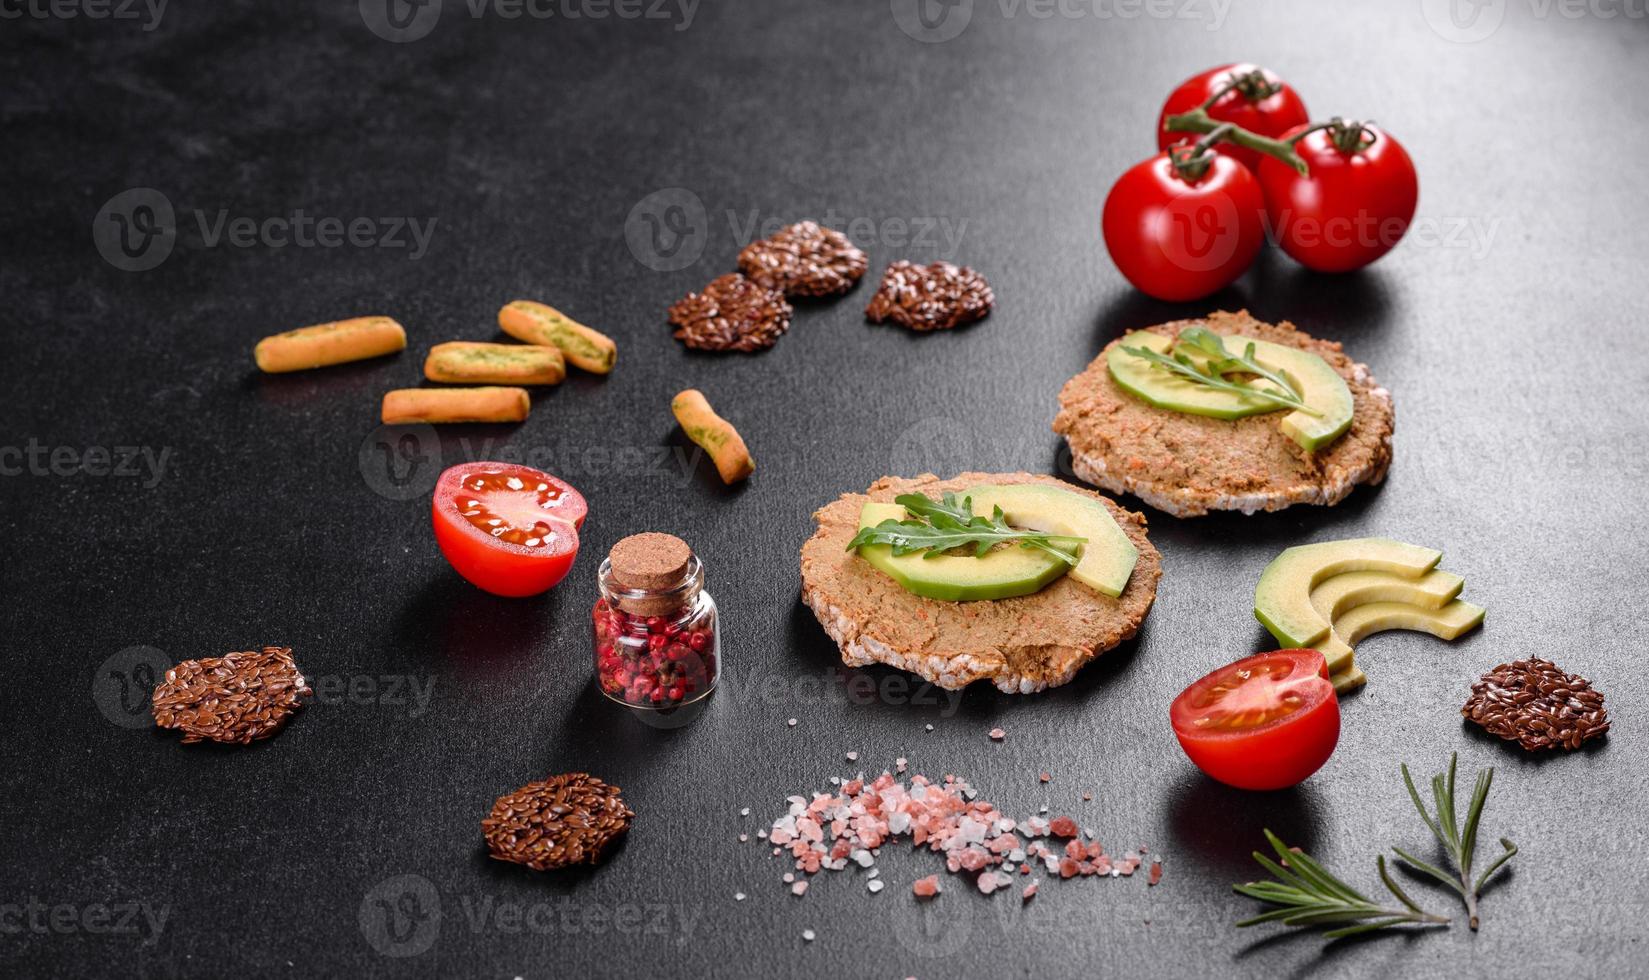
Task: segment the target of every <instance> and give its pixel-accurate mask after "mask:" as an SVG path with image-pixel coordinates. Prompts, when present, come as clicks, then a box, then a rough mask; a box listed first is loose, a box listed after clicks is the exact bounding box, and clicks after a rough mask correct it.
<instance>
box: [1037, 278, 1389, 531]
mask: <svg viewBox="0 0 1649 980" xmlns="http://www.w3.org/2000/svg"><path fill="white" fill-rule="evenodd" d="M1198 326H1200V327H1207V328H1208V329H1210V330H1212V331H1214V332H1215V333H1218V334H1221V335H1231V334H1241V335H1242V336H1245V337H1251V338H1254V339H1256V340H1266V341H1270V342H1271V343H1274V344H1282V345H1284V346H1287V347H1294V348H1297V349H1299V350H1303V351H1308V352H1310V353H1312V354H1315V355H1317V356H1318V357H1320V358H1322V359H1323V360H1324V361H1326V362H1327V363H1328V366H1329V367H1331V368H1333V369H1334V371H1335V373H1337V374H1338V375H1340V377H1342V378H1344V379H1345V382H1346V387H1347V388H1349V389H1350V391H1351V397H1352V403H1353V415H1352V420H1351V428H1350V429H1348V430H1347V431H1346V434H1345V435H1343V436H1341V437H1340V438H1339V439H1336V440H1335V441H1334V442H1332V443H1330V444H1329V445H1328V446H1327V447H1325V448H1323V449H1321V450H1319V451H1317V452H1315V453H1312V452H1307V451H1306V450H1304V449H1302V448H1300V446H1299V445H1298V444H1297V443H1295V442H1294V440H1292V439H1290V438H1289V437H1288V436H1287V435H1284V434H1283V431H1282V429H1281V428H1280V427H1279V426H1278V424H1277V420H1278V418H1279V417H1280V415H1279V413H1276V412H1268V413H1265V414H1262V415H1251V416H1249V417H1247V418H1242V419H1230V420H1227V419H1216V418H1208V417H1206V416H1201V415H1189V414H1186V413H1184V412H1176V411H1172V410H1170V409H1162V408H1156V407H1154V406H1152V405H1148V404H1146V403H1145V402H1144V401H1141V400H1140V399H1138V398H1136V397H1134V396H1133V395H1131V394H1129V393H1128V392H1126V391H1124V390H1123V389H1122V388H1121V387H1119V386H1118V385H1117V383H1116V381H1115V380H1113V379H1112V378H1111V372H1110V370H1109V369H1108V368H1107V367H1106V360H1105V359H1106V353H1107V352H1109V351H1110V349H1111V348H1112V347H1115V346H1117V345H1118V344H1119V343H1121V342H1122V341H1121V338H1118V339H1117V340H1113V341H1112V342H1111V343H1110V344H1108V345H1107V346H1106V348H1105V350H1104V351H1101V352H1100V355H1099V356H1098V357H1097V358H1095V359H1094V360H1093V363H1091V364H1089V365H1088V367H1087V368H1086V369H1084V370H1083V372H1082V373H1081V374H1079V375H1077V376H1076V377H1074V378H1072V379H1071V380H1069V381H1067V382H1065V387H1064V388H1063V389H1062V390H1061V391H1060V393H1059V415H1058V416H1056V417H1055V418H1054V423H1053V428H1054V431H1055V432H1057V433H1059V434H1060V435H1062V436H1064V437H1065V442H1066V443H1067V444H1068V445H1069V446H1070V450H1071V468H1072V470H1073V471H1074V472H1075V473H1076V475H1077V476H1079V477H1081V478H1082V479H1083V480H1086V481H1087V482H1089V483H1091V484H1093V485H1094V486H1096V487H1100V488H1102V489H1105V490H1109V491H1111V492H1113V493H1129V494H1133V495H1134V496H1136V497H1138V498H1139V499H1141V500H1143V501H1145V502H1146V503H1147V504H1150V505H1151V506H1152V507H1155V508H1157V509H1158V510H1161V511H1166V512H1167V513H1169V514H1173V515H1174V516H1176V517H1197V516H1200V515H1203V514H1206V513H1208V512H1209V511H1211V510H1237V511H1241V512H1243V513H1244V514H1252V513H1254V512H1256V511H1262V510H1264V511H1274V510H1282V509H1283V508H1285V507H1289V506H1292V505H1294V504H1321V505H1324V506H1330V505H1333V504H1337V503H1339V502H1340V501H1341V500H1344V499H1345V497H1346V495H1347V494H1349V493H1350V492H1351V490H1352V488H1353V487H1355V486H1356V485H1357V484H1360V483H1369V484H1377V483H1379V482H1380V481H1381V480H1384V479H1385V477H1386V470H1387V468H1388V467H1390V465H1391V436H1392V430H1393V427H1394V424H1395V422H1394V419H1395V416H1394V413H1393V410H1392V404H1391V393H1390V392H1388V391H1387V390H1386V389H1384V388H1382V387H1380V385H1379V384H1378V383H1377V382H1376V381H1375V380H1374V377H1373V376H1372V375H1371V374H1370V373H1369V369H1368V366H1367V365H1366V364H1359V363H1357V362H1356V361H1353V360H1352V359H1351V358H1349V357H1347V356H1346V355H1345V353H1344V352H1342V351H1341V349H1340V345H1339V344H1337V343H1333V342H1330V341H1326V340H1317V339H1315V338H1313V337H1311V336H1309V335H1307V334H1305V333H1301V332H1300V331H1299V330H1296V329H1295V328H1294V325H1293V324H1291V323H1289V322H1288V321H1286V320H1285V321H1283V322H1282V323H1280V324H1277V325H1275V326H1273V325H1272V324H1269V323H1262V322H1260V321H1259V320H1256V319H1254V318H1253V317H1251V316H1249V315H1248V311H1246V310H1243V311H1240V312H1237V313H1226V312H1217V313H1211V314H1209V315H1208V317H1207V318H1205V319H1200V320H1176V321H1174V322H1172V323H1164V324H1160V325H1158V326H1155V327H1149V328H1147V329H1149V330H1150V331H1151V332H1153V333H1159V334H1162V335H1163V336H1166V337H1178V336H1179V334H1180V331H1182V330H1185V329H1186V328H1188V327H1198Z"/></svg>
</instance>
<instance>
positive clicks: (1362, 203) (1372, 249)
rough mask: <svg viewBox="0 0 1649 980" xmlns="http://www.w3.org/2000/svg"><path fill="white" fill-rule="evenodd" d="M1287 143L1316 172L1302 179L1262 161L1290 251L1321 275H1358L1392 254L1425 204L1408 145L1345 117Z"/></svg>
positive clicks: (1270, 208)
mask: <svg viewBox="0 0 1649 980" xmlns="http://www.w3.org/2000/svg"><path fill="white" fill-rule="evenodd" d="M1300 134H1304V135H1300ZM1283 138H1284V139H1293V140H1295V142H1294V151H1295V152H1296V153H1298V154H1299V155H1300V156H1301V157H1302V158H1304V159H1305V162H1306V164H1307V165H1308V166H1310V168H1311V172H1310V173H1309V174H1308V175H1306V176H1303V177H1302V176H1300V175H1299V174H1297V173H1295V172H1294V171H1293V170H1292V169H1290V168H1289V167H1288V166H1286V165H1285V164H1283V163H1282V162H1280V161H1278V160H1274V159H1271V158H1269V157H1268V158H1266V159H1264V160H1261V161H1260V170H1259V178H1260V188H1261V190H1263V191H1264V192H1265V207H1266V216H1267V218H1268V219H1269V222H1270V227H1271V233H1272V234H1273V235H1274V236H1276V239H1277V243H1278V244H1280V245H1281V246H1282V248H1283V251H1285V252H1287V253H1288V254H1289V255H1291V256H1293V257H1294V259H1295V260H1296V261H1298V262H1299V263H1300V264H1301V265H1304V266H1306V267H1307V268H1309V269H1315V270H1316V271H1318V272H1350V271H1351V270H1353V269H1360V268H1362V267H1363V266H1365V265H1368V264H1369V263H1370V262H1373V261H1374V260H1375V259H1377V258H1379V257H1380V256H1382V255H1384V254H1386V253H1387V252H1389V251H1391V249H1392V247H1393V246H1395V245H1396V244H1397V242H1398V241H1399V240H1400V239H1401V238H1402V237H1403V233H1404V232H1406V231H1408V227H1409V222H1410V221H1411V220H1413V218H1414V208H1415V206H1416V204H1418V203H1419V200H1420V180H1419V178H1418V177H1417V176H1416V175H1415V172H1414V161H1412V160H1410V159H1409V155H1408V153H1407V152H1406V151H1405V150H1404V149H1403V146H1402V144H1401V143H1398V142H1397V141H1396V140H1395V139H1393V138H1392V136H1391V134H1390V133H1387V132H1386V131H1385V130H1383V129H1380V128H1379V127H1377V126H1375V125H1373V124H1372V123H1357V122H1345V121H1343V120H1340V119H1335V120H1333V121H1332V122H1329V123H1326V124H1324V125H1323V126H1320V127H1311V128H1308V127H1305V126H1300V127H1297V128H1296V129H1294V130H1293V131H1291V132H1289V133H1287V134H1285V135H1284V137H1283Z"/></svg>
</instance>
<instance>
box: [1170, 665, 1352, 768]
mask: <svg viewBox="0 0 1649 980" xmlns="http://www.w3.org/2000/svg"><path fill="white" fill-rule="evenodd" d="M1168 718H1169V721H1171V722H1172V723H1173V726H1174V735H1175V736H1176V737H1178V738H1179V744H1180V747H1181V748H1183V749H1185V754H1186V755H1188V756H1190V757H1191V761H1192V762H1194V763H1196V764H1197V768H1198V769H1201V770H1202V771H1203V772H1205V773H1207V774H1208V775H1210V776H1212V777H1214V778H1215V779H1217V780H1219V781H1220V782H1222V783H1226V784H1228V785H1231V786H1236V787H1238V788H1239V789H1283V788H1284V787H1287V786H1293V785H1295V784H1297V783H1299V782H1300V781H1301V780H1303V779H1305V778H1306V777H1307V776H1309V775H1311V774H1312V773H1314V772H1316V771H1317V770H1318V769H1320V768H1322V765H1323V763H1325V762H1327V761H1328V757H1329V756H1330V755H1332V754H1333V752H1334V746H1335V744H1336V743H1337V742H1339V740H1340V702H1339V699H1338V698H1336V697H1335V695H1334V685H1333V684H1330V683H1329V682H1328V662H1327V661H1326V660H1324V659H1323V655H1322V654H1321V653H1319V652H1318V651H1316V650H1275V651H1273V652H1271V653H1261V654H1257V655H1255V656H1252V657H1246V658H1244V659H1242V660H1239V661H1237V662H1236V663H1234V664H1226V665H1225V666H1224V667H1221V668H1220V669H1219V670H1216V671H1214V672H1213V673H1211V674H1209V675H1208V676H1206V677H1204V678H1202V679H1201V680H1199V681H1197V682H1195V683H1194V684H1192V685H1191V686H1190V687H1188V688H1186V689H1185V690H1184V691H1181V692H1180V696H1179V697H1177V698H1175V699H1174V704H1173V706H1172V707H1171V708H1169V709H1168Z"/></svg>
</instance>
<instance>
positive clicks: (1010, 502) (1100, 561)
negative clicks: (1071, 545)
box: [961, 483, 1139, 599]
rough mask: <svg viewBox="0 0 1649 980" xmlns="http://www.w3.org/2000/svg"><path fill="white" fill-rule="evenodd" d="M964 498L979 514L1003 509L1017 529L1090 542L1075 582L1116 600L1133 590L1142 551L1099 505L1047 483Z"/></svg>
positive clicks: (989, 489) (982, 490) (983, 490)
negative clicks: (1130, 584) (971, 503)
mask: <svg viewBox="0 0 1649 980" xmlns="http://www.w3.org/2000/svg"><path fill="white" fill-rule="evenodd" d="M961 496H963V497H969V498H972V500H973V512H974V513H975V514H990V513H993V510H992V508H995V507H1000V508H1002V515H1003V519H1004V520H1006V521H1007V522H1008V523H1009V524H1011V525H1013V526H1014V527H1021V528H1029V529H1031V530H1034V531H1046V532H1047V533H1049V534H1057V535H1061V536H1064V537H1075V538H1087V539H1088V540H1087V543H1085V544H1083V545H1082V546H1081V549H1082V554H1081V558H1080V560H1079V561H1078V562H1077V565H1076V567H1075V568H1073V569H1071V578H1074V579H1076V580H1077V581H1078V582H1081V583H1082V584H1083V585H1086V586H1087V587H1088V588H1090V589H1093V590H1094V591H1095V592H1098V593H1100V594H1101V595H1107V596H1110V597H1111V598H1113V599H1114V598H1116V597H1117V596H1119V595H1121V594H1122V590H1123V589H1125V588H1127V587H1128V579H1129V578H1130V577H1132V575H1133V574H1134V564H1135V563H1136V562H1137V561H1139V549H1138V548H1136V547H1134V543H1133V542H1132V541H1130V540H1128V535H1127V534H1125V533H1124V532H1123V530H1122V528H1121V527H1119V526H1118V525H1117V522H1116V518H1114V517H1112V516H1111V509H1110V508H1109V507H1106V506H1105V505H1104V504H1103V503H1100V502H1099V501H1098V500H1095V499H1094V498H1092V497H1087V496H1084V495H1082V494H1080V493H1072V492H1071V491H1069V490H1061V489H1060V488H1059V487H1054V486H1049V485H1047V484H1045V483H1014V484H1007V485H1004V486H990V485H987V486H982V487H974V488H973V489H971V490H968V491H965V492H964V493H962V494H961ZM986 560H989V558H988V557H987V559H986Z"/></svg>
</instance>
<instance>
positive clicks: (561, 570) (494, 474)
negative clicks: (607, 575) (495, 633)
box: [431, 463, 589, 596]
mask: <svg viewBox="0 0 1649 980" xmlns="http://www.w3.org/2000/svg"><path fill="white" fill-rule="evenodd" d="M431 509H432V511H433V514H432V518H433V520H434V523H435V542H436V544H438V545H440V547H441V554H443V555H445V556H446V559H447V561H448V562H449V563H451V565H452V567H453V569H454V570H455V571H456V572H457V573H458V574H459V575H462V576H463V577H464V578H466V579H468V580H469V581H470V583H471V584H473V585H475V586H476V587H477V588H481V589H485V590H486V591H488V592H491V593H493V594H494V595H502V596H529V595H537V594H538V593H540V592H543V591H545V590H546V589H548V588H550V587H551V586H553V585H555V584H556V583H557V582H560V581H561V580H562V579H563V578H566V577H567V572H569V571H570V570H571V569H572V567H573V559H575V558H577V557H578V529H579V527H580V526H582V525H583V523H584V515H585V514H587V513H588V512H589V505H587V504H586V503H585V502H584V497H583V496H582V495H580V494H579V492H578V491H577V490H574V489H573V488H572V487H570V486H568V485H567V484H565V483H563V482H561V481H560V480H558V479H556V478H555V477H553V476H551V475H549V474H548V473H544V472H541V471H539V470H535V469H533V468H532V467H530V466H521V465H518V464H516V463H464V464H461V465H459V466H454V467H452V468H451V469H449V470H447V471H446V472H444V473H442V474H441V479H440V480H438V481H437V482H436V484H435V498H434V503H433V504H432V508H431Z"/></svg>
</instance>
